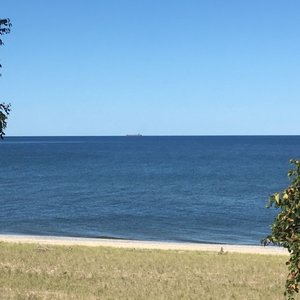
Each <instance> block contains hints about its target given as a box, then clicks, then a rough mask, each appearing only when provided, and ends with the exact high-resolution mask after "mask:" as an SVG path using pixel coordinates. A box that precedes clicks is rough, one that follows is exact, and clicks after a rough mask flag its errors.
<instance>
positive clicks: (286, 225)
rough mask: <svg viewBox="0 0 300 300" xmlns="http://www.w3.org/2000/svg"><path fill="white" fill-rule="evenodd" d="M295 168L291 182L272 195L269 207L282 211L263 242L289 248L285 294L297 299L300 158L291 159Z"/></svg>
mask: <svg viewBox="0 0 300 300" xmlns="http://www.w3.org/2000/svg"><path fill="white" fill-rule="evenodd" d="M290 163H291V164H293V166H294V168H293V169H292V170H290V171H289V172H288V176H289V178H290V180H291V184H290V185H289V186H288V187H287V188H286V189H284V190H283V191H281V192H278V193H275V194H273V195H272V196H271V197H270V198H269V203H268V205H267V207H272V206H273V207H275V208H276V209H280V212H279V213H278V215H277V216H276V217H275V219H274V222H273V224H272V227H271V228H272V233H271V234H270V235H269V236H267V237H266V238H265V239H264V240H263V241H262V242H263V243H264V245H268V244H275V245H279V246H283V247H284V248H287V249H288V251H289V253H290V257H289V260H288V261H287V263H286V264H287V266H288V270H289V274H288V277H287V280H286V284H285V295H286V296H287V297H288V299H290V300H292V299H294V295H295V293H298V292H299V283H300V161H299V160H291V161H290Z"/></svg>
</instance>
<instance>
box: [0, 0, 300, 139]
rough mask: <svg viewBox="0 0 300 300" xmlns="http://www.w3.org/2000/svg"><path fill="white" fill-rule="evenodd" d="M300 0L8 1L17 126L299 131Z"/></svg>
mask: <svg viewBox="0 0 300 300" xmlns="http://www.w3.org/2000/svg"><path fill="white" fill-rule="evenodd" d="M299 11H300V1H298V0H290V1H279V0H264V1H261V0H251V1H250V0H249V1H246V0H245V1H240V0H222V1H221V0H205V1H204V0H203V1H201V0H186V1H183V0H181V1H178V0H164V1H163V0H159V1H158V0H151V1H149V0H148V1H146V0H135V1H133V0H126V1H124V0H118V1H117V0H110V1H104V0H85V1H82V0H64V1H61V0H51V1H42V0H26V1H24V0H19V1H17V0H9V1H2V2H1V16H0V17H1V18H10V19H11V22H12V23H13V27H12V31H11V33H10V34H9V35H5V36H2V39H3V41H4V43H5V45H4V46H3V47H1V48H0V63H1V64H2V65H3V68H2V77H1V78H0V101H1V102H3V101H5V102H11V105H12V112H11V115H10V117H9V123H8V128H7V130H6V133H7V135H8V136H30V135H37V136H47V135H55V136H57V135H68V136H73V135H76V136H79V135H92V136H93V135H96V136H98V135H100V136H101V135H125V134H136V133H141V134H143V135H268V134H270V135H281V134H300V126H299V123H300V118H299V112H300V18H299Z"/></svg>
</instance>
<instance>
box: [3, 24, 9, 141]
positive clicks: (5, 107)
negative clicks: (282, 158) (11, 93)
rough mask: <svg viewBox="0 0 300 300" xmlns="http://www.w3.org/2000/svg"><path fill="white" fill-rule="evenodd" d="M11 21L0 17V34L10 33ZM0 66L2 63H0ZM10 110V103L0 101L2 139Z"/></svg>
mask: <svg viewBox="0 0 300 300" xmlns="http://www.w3.org/2000/svg"><path fill="white" fill-rule="evenodd" d="M10 27H11V22H10V19H0V35H4V34H8V33H10ZM2 45H4V43H3V41H2V39H0V46H2ZM0 68H2V65H1V64H0ZM0 76H1V74H0ZM9 112H10V104H5V103H2V104H1V103H0V138H1V139H3V136H4V135H5V133H4V129H5V128H6V126H7V116H8V115H9Z"/></svg>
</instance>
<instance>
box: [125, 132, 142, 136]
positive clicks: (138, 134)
mask: <svg viewBox="0 0 300 300" xmlns="http://www.w3.org/2000/svg"><path fill="white" fill-rule="evenodd" d="M126 136H142V135H141V134H140V133H138V134H126Z"/></svg>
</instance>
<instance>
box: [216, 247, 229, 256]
mask: <svg viewBox="0 0 300 300" xmlns="http://www.w3.org/2000/svg"><path fill="white" fill-rule="evenodd" d="M227 253H228V252H227V251H226V252H225V251H224V249H223V247H221V249H220V251H219V252H218V254H219V255H223V254H227Z"/></svg>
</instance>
